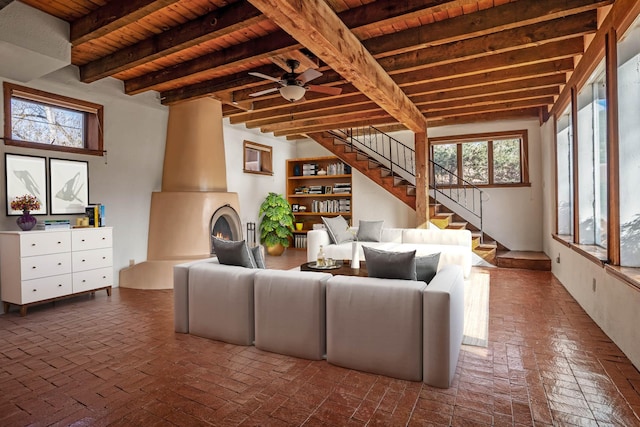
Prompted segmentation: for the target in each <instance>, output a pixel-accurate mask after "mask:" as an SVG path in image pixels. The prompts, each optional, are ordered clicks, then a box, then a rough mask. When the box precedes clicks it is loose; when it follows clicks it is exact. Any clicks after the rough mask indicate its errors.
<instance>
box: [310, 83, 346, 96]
mask: <svg viewBox="0 0 640 427" xmlns="http://www.w3.org/2000/svg"><path fill="white" fill-rule="evenodd" d="M309 90H310V91H312V92H320V93H326V94H327V95H340V94H341V93H342V88H339V87H333V86H319V85H309Z"/></svg>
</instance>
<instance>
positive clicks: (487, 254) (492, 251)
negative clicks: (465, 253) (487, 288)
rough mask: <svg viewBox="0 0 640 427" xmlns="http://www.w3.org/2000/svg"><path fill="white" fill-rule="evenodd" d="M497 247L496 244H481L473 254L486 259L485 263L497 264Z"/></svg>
mask: <svg viewBox="0 0 640 427" xmlns="http://www.w3.org/2000/svg"><path fill="white" fill-rule="evenodd" d="M496 247H497V245H496V244H495V243H493V244H486V243H483V244H480V245H478V246H477V247H476V248H475V249H474V250H473V252H474V253H475V254H476V255H478V256H479V257H480V258H482V259H484V260H485V261H487V262H489V263H491V264H495V262H496V261H495V260H496V251H497V250H496Z"/></svg>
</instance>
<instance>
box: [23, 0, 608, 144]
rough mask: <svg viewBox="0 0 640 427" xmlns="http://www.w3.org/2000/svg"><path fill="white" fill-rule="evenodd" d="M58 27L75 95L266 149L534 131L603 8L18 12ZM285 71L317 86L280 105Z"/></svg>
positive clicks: (268, 5)
mask: <svg viewBox="0 0 640 427" xmlns="http://www.w3.org/2000/svg"><path fill="white" fill-rule="evenodd" d="M22 1H23V2H24V3H26V4H29V5H30V6H32V7H35V8H37V9H40V10H42V11H44V12H47V13H50V14H52V15H55V16H57V17H59V18H61V19H63V20H66V21H68V22H69V23H70V27H71V31H70V38H71V43H72V62H73V63H74V64H75V65H77V66H78V67H79V69H80V77H81V80H82V81H83V82H87V83H90V82H94V81H97V80H99V79H102V78H105V77H114V78H117V79H120V80H122V81H123V82H124V90H125V93H127V94H130V95H135V94H138V93H142V92H145V91H150V90H155V91H158V92H160V99H161V102H162V103H163V104H166V105H172V104H176V103H180V102H184V101H188V100H190V99H195V98H200V97H206V96H210V97H213V98H216V99H219V100H220V101H222V102H223V114H224V115H225V116H226V117H228V118H229V120H230V121H231V123H235V124H245V125H246V126H247V127H250V128H259V129H260V130H262V131H263V132H273V133H274V134H275V135H278V136H287V137H290V138H294V137H299V136H300V135H305V134H307V133H311V132H319V131H323V130H329V129H337V128H344V127H351V126H361V125H367V124H373V125H376V126H382V127H385V128H386V129H390V130H395V129H403V128H408V129H412V130H414V131H420V129H422V130H424V124H425V123H426V125H427V126H438V125H445V124H457V123H471V122H477V121H484V120H494V119H497V118H500V119H509V118H523V117H532V118H541V117H542V118H544V117H545V116H546V115H547V114H548V111H549V110H550V109H551V107H552V106H553V104H554V102H555V101H556V99H557V97H558V95H559V93H560V91H561V89H562V88H563V86H564V85H565V84H566V82H567V80H568V78H569V76H570V75H571V72H572V71H573V69H574V67H575V65H576V64H577V63H578V61H579V60H580V58H581V56H582V54H583V53H584V51H585V49H586V46H585V43H586V40H589V36H590V35H592V34H594V33H595V32H596V30H597V27H598V22H599V21H601V20H602V16H599V12H600V15H601V14H602V11H604V10H606V6H609V5H611V4H612V3H613V2H614V0H451V1H447V0H404V1H401V2H400V1H397V0H369V1H367V0H308V1H307V0H305V1H304V2H299V1H294V0H22ZM286 59H299V60H300V59H303V60H304V61H302V62H303V63H304V64H305V66H312V67H316V69H317V70H318V71H320V72H321V73H323V75H322V76H321V77H318V78H316V79H314V80H313V81H312V82H311V84H313V85H320V86H328V87H335V88H340V89H341V91H342V92H341V93H340V94H339V95H329V94H325V93H320V92H314V91H307V92H306V95H305V97H304V98H303V99H302V100H301V101H297V102H294V103H291V102H289V101H287V100H285V99H284V98H283V97H282V96H280V94H279V93H278V92H277V91H276V92H272V93H270V94H266V95H263V96H259V97H252V96H251V94H252V93H255V92H259V91H263V90H268V89H271V88H276V87H278V86H279V85H278V84H277V83H275V82H271V81H269V80H264V79H260V78H258V77H255V76H253V75H249V74H248V73H249V72H257V73H262V74H266V75H269V76H273V77H276V78H278V79H279V78H280V77H281V76H282V75H283V74H284V73H285V71H286V70H284V69H283V67H282V66H283V64H284V62H285V60H286Z"/></svg>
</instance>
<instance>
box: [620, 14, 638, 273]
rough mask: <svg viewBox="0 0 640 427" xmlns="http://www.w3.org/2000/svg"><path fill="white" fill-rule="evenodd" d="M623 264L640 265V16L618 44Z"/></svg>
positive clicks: (621, 250) (621, 247)
mask: <svg viewBox="0 0 640 427" xmlns="http://www.w3.org/2000/svg"><path fill="white" fill-rule="evenodd" d="M618 128H619V132H618V133H619V142H618V144H619V145H618V147H619V148H618V149H619V151H620V156H619V162H620V171H619V173H620V175H619V180H620V197H619V200H620V265H623V266H626V267H640V197H638V183H639V182H640V167H638V165H640V142H639V141H640V140H639V135H640V18H638V19H636V22H635V23H634V24H633V25H632V27H631V28H630V29H629V30H628V31H627V33H626V34H625V35H624V37H622V38H621V40H620V42H619V43H618Z"/></svg>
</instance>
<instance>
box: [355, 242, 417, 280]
mask: <svg viewBox="0 0 640 427" xmlns="http://www.w3.org/2000/svg"><path fill="white" fill-rule="evenodd" d="M362 250H363V251H364V259H365V261H366V263H367V272H368V274H369V277H378V278H380V279H404V280H416V251H415V250H413V251H409V252H387V251H382V250H379V249H375V248H370V247H367V246H364V247H363V248H362Z"/></svg>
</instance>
